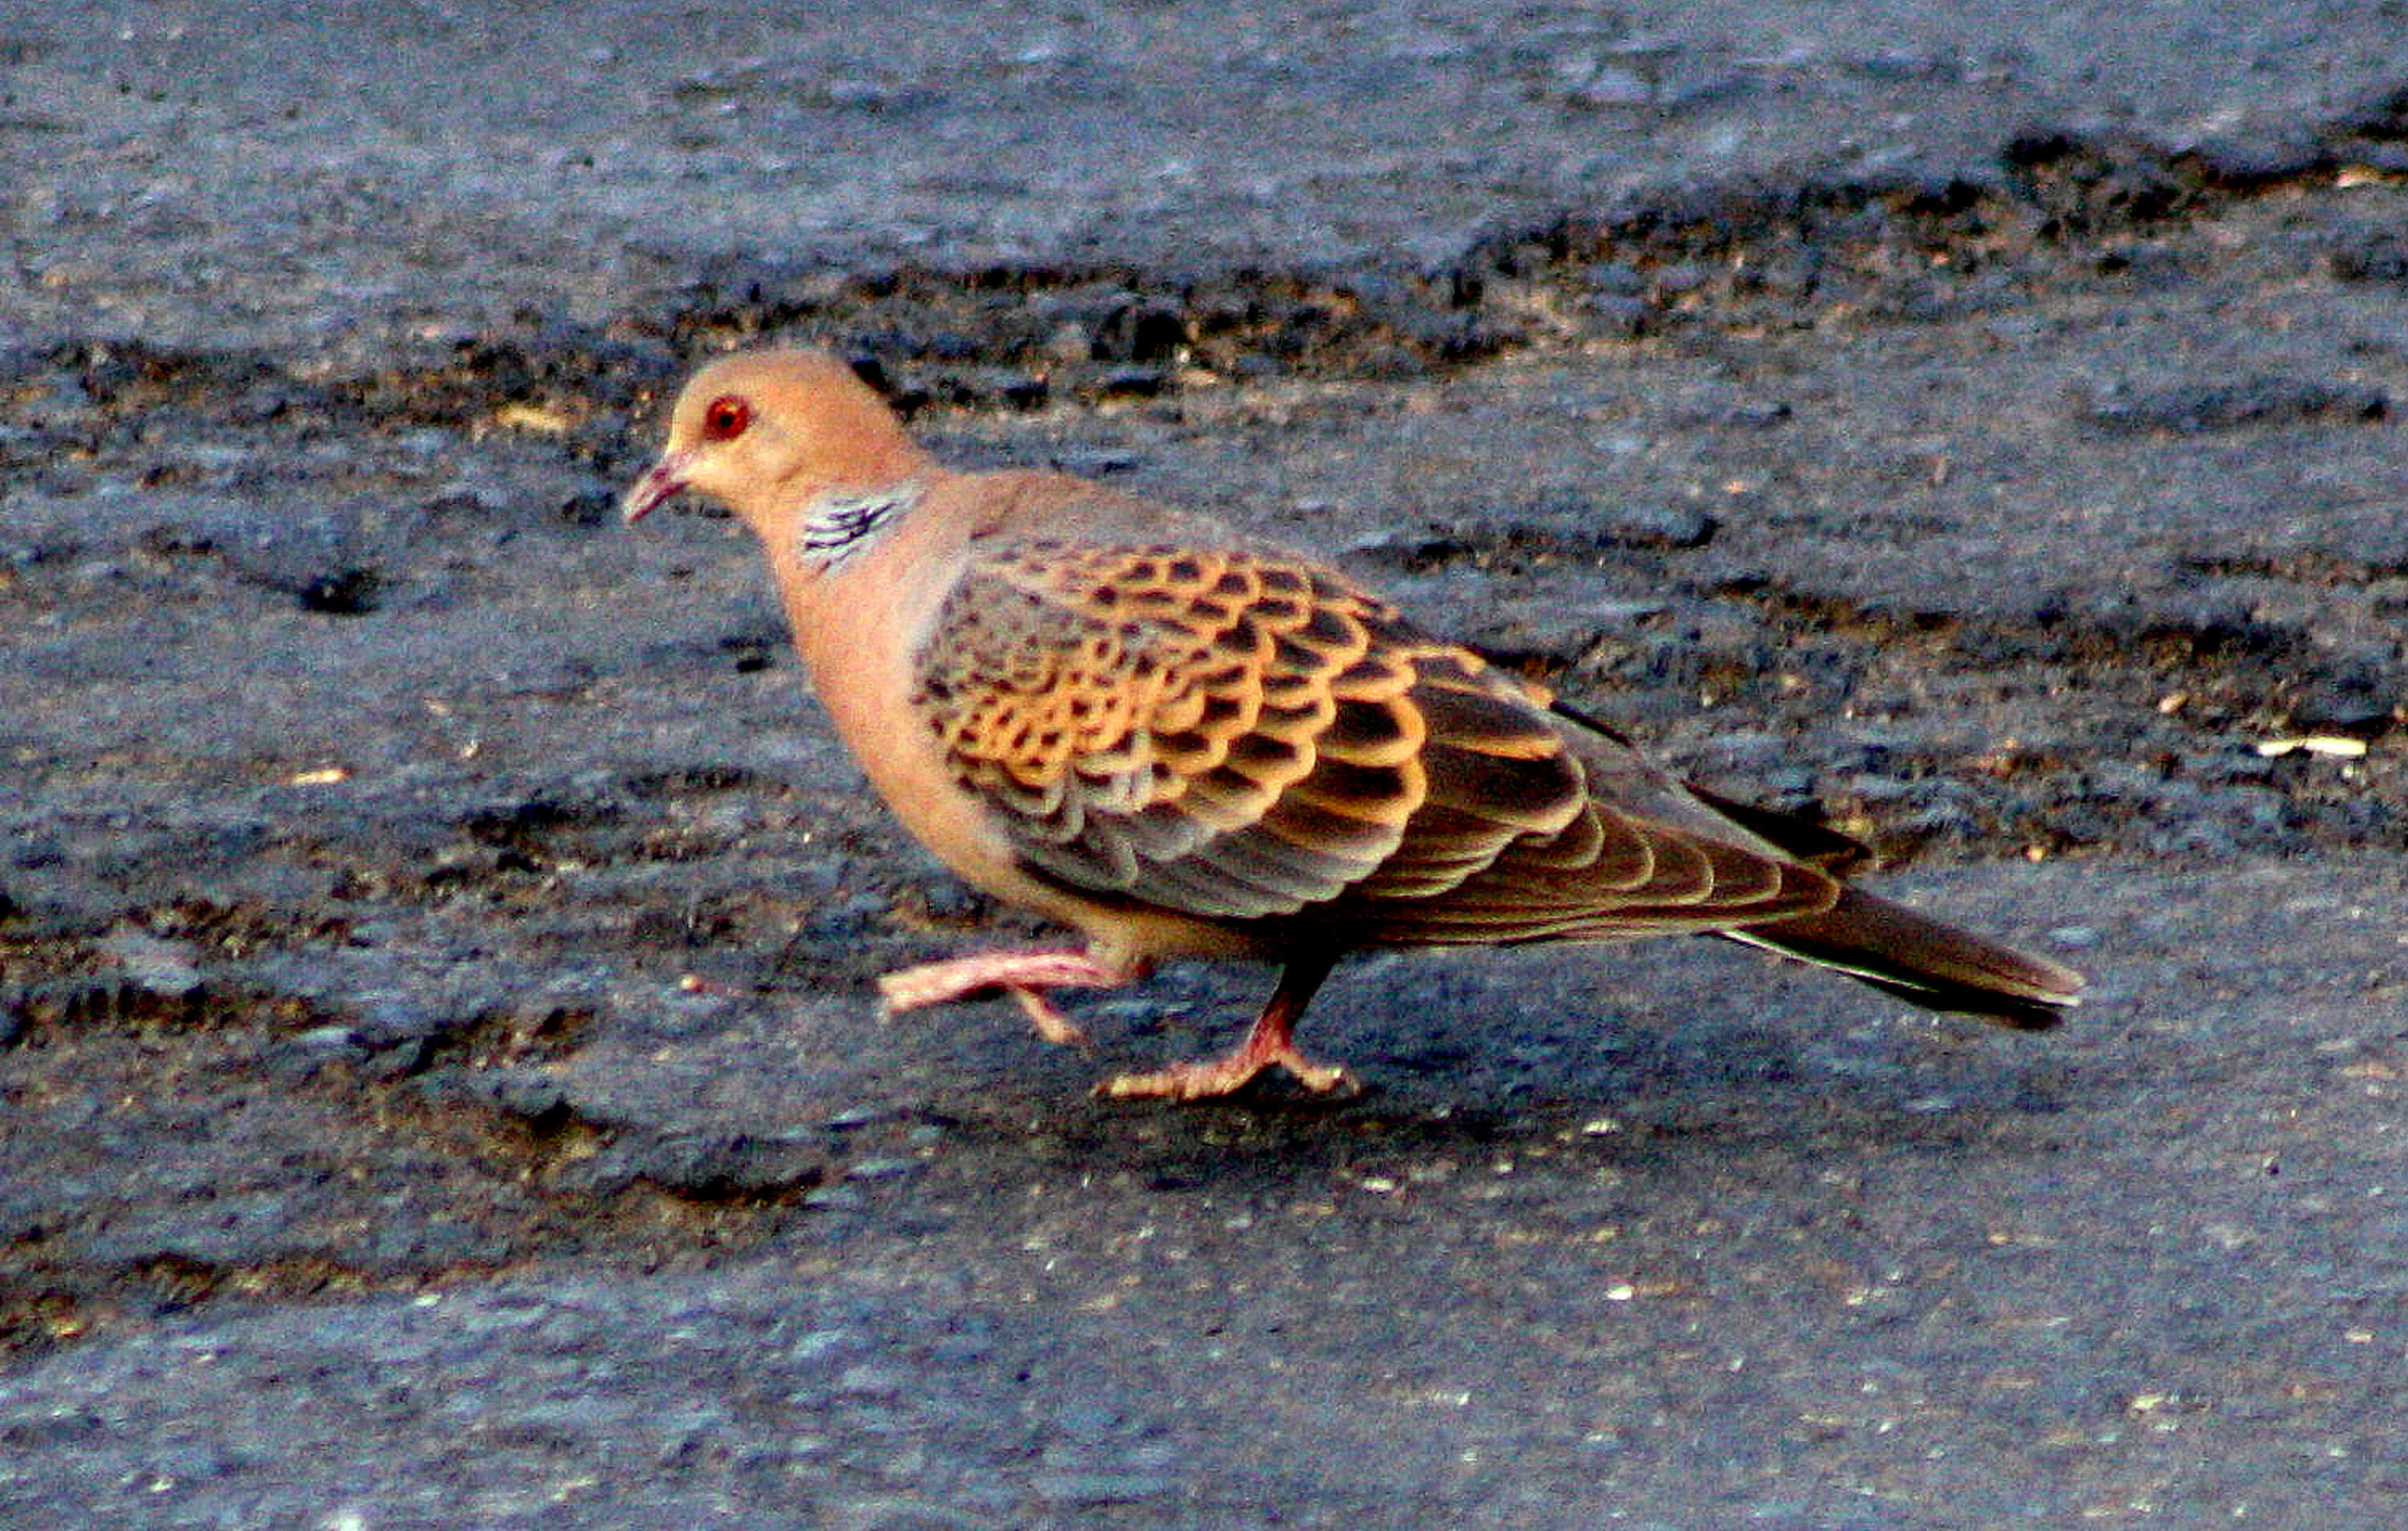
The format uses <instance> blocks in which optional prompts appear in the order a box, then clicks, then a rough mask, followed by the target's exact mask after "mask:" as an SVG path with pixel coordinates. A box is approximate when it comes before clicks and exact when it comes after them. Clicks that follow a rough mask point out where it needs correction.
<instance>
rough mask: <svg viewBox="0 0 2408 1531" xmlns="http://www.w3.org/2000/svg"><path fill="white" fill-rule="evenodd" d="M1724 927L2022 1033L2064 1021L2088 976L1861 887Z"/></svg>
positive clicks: (1924, 1002)
mask: <svg viewBox="0 0 2408 1531" xmlns="http://www.w3.org/2000/svg"><path fill="white" fill-rule="evenodd" d="M1721 934H1723V935H1726V936H1727V937H1730V938H1731V939H1732V940H1735V941H1744V942H1746V943H1747V944H1748V945H1750V946H1755V947H1761V948H1763V949H1764V950H1766V951H1768V952H1779V953H1781V954H1782V955H1783V956H1788V957H1797V958H1799V959H1801V960H1803V961H1806V962H1811V963H1813V964H1814V965H1816V966H1821V967H1828V968H1830V969H1832V970H1833V971H1835V972H1841V973H1845V974H1847V975H1848V976H1849V977H1850V978H1853V979H1858V980H1862V981H1864V982H1866V983H1870V984H1871V985H1872V986H1873V987H1874V988H1876V989H1882V990H1886V991H1887V992H1888V993H1890V994H1896V995H1898V996H1899V998H1901V999H1905V1000H1909V1001H1911V1002H1913V1003H1914V1004H1917V1005H1921V1006H1923V1007H1924V1008H1925V1009H1934V1010H1961V1011H1964V1012H1966V1013H1969V1014H1972V1015H1981V1016H1987V1017H1988V1018H1990V1019H1991V1020H1993V1021H1997V1022H2000V1023H2003V1024H2005V1025H2010V1026H2014V1027H2017V1028H2019V1029H2021V1030H2025V1031H2041V1030H2044V1029H2046V1028H2047V1027H2050V1026H2053V1025H2056V1024H2057V1022H2059V1021H2060V1020H2062V1019H2064V1017H2063V1016H2062V1014H2060V1013H2059V1012H2061V1011H2063V1010H2064V1009H2067V1008H2068V1007H2069V1006H2071V1005H2073V1004H2074V1003H2076V996H2077V995H2078V994H2080V993H2081V991H2082V975H2081V974H2079V973H2077V972H2075V971H2073V969H2071V968H2070V967H2066V966H2061V965H2059V964H2057V963H2053V962H2051V961H2049V960H2048V959H2047V958H2046V957H2036V956H2033V955H2032V954H2031V953H2030V952H2018V951H2016V950H2015V949H2014V947H2011V946H2003V945H2001V944H2000V943H1999V942H1997V941H1992V940H1987V939H1985V938H1984V937H1979V936H1976V935H1974V934H1972V933H1971V931H1964V930H1959V929H1957V927H1956V926H1954V925H1949V924H1942V923H1940V922H1939V921H1937V920H1933V919H1930V918H1928V917H1927V916H1925V915H1920V914H1917V913H1915V912H1914V910H1913V909H1907V908H1905V907H1903V906H1902V905H1898V904H1893V903H1891V902H1889V900H1887V899H1885V898H1876V897H1874V896H1873V895H1872V894H1869V893H1860V892H1858V891H1857V890H1856V889H1854V888H1847V889H1843V890H1842V892H1841V894H1840V901H1839V902H1838V903H1836V904H1834V905H1832V906H1831V907H1830V908H1829V909H1825V910H1823V911H1822V912H1821V913H1819V914H1801V915H1799V916H1797V917H1796V918H1794V919H1788V920H1776V921H1773V922H1772V923H1769V924H1762V925H1751V926H1749V927H1748V928H1746V929H1744V930H1732V931H1725V932H1722V933H1721Z"/></svg>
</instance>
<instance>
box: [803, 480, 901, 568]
mask: <svg viewBox="0 0 2408 1531" xmlns="http://www.w3.org/2000/svg"><path fill="white" fill-rule="evenodd" d="M923 493H924V491H923V490H922V489H921V487H920V486H919V485H918V484H902V485H899V486H897V487H896V488H893V489H885V490H873V491H870V492H869V493H867V494H843V493H830V494H823V495H821V496H820V497H819V498H818V499H816V500H813V501H812V502H811V503H810V508H809V509H807V510H806V511H805V512H804V514H803V522H802V525H801V526H799V527H798V528H796V533H795V551H796V553H797V554H799V555H800V556H801V558H802V560H803V562H804V563H806V564H815V565H819V567H821V568H822V569H832V568H835V567H836V566H837V565H839V564H842V563H843V562H845V561H846V560H847V559H849V558H851V557H852V556H853V554H854V553H857V552H859V551H861V549H862V547H863V545H864V544H866V543H867V542H868V540H869V539H870V537H872V536H874V535H875V534H876V533H877V532H878V530H879V528H881V527H882V526H885V525H888V524H890V523H891V522H895V521H896V520H897V519H899V518H900V517H901V516H902V514H903V513H904V512H905V511H907V510H909V509H910V508H912V507H913V506H915V505H917V504H919V503H920V496H921V494H923Z"/></svg>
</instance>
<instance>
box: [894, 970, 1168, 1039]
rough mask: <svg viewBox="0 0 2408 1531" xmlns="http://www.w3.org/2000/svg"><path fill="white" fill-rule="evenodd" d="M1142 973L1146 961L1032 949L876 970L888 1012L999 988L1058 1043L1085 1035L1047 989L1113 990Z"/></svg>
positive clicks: (1042, 1033) (1039, 1032) (1039, 1030)
mask: <svg viewBox="0 0 2408 1531" xmlns="http://www.w3.org/2000/svg"><path fill="white" fill-rule="evenodd" d="M1145 974H1146V965H1145V964H1143V963H1137V964H1131V965H1126V966H1111V965H1110V964H1108V963H1101V962H1097V960H1096V959H1095V958H1093V957H1091V956H1089V955H1088V954H1087V953H1086V952H1083V951H1073V950H1068V949H1064V948H1051V947H1049V948H1043V949H1040V950H1038V951H1033V952H978V953H977V954H975V955H972V956H968V957H953V958H950V959H948V960H947V961H944V962H931V963H923V964H922V965H920V966H917V967H901V968H897V969H896V970H895V971H894V972H892V973H884V974H881V975H880V977H879V980H878V995H879V1000H880V1003H881V1005H882V1008H883V1009H884V1010H885V1012H886V1013H887V1014H888V1015H895V1014H896V1013H898V1012H900V1011H903V1010H915V1009H919V1008H920V1007H921V1006H923V1005H941V1004H943V1003H945V1002H946V1001H947V1000H953V999H967V998H968V997H969V996H971V995H972V994H978V993H979V992H980V991H982V990H985V989H1000V990H1002V991H1003V992H1004V993H1005V994H1010V995H1011V997H1012V1000H1013V1002H1014V1003H1015V1004H1017V1005H1019V1007H1020V1010H1021V1013H1022V1014H1024V1015H1025V1016H1027V1017H1028V1022H1029V1024H1031V1025H1033V1026H1035V1027H1036V1028H1037V1035H1038V1036H1039V1037H1043V1038H1044V1039H1045V1040H1047V1041H1049V1042H1053V1043H1054V1044H1056V1045H1057V1046H1059V1045H1068V1044H1074V1043H1083V1042H1084V1041H1086V1039H1087V1035H1086V1033H1084V1032H1082V1031H1081V1030H1080V1029H1079V1028H1078V1026H1076V1025H1075V1024H1073V1023H1071V1021H1070V1019H1069V1017H1068V1016H1066V1015H1064V1014H1063V1013H1062V1012H1061V1011H1060V1010H1058V1009H1054V1002H1053V1001H1052V1000H1050V999H1048V998H1047V997H1046V996H1045V991H1046V990H1048V989H1070V988H1078V989H1115V988H1118V987H1119V986H1120V985H1122V984H1124V983H1131V982H1134V981H1136V980H1139V979H1141V978H1143V977H1144V976H1145Z"/></svg>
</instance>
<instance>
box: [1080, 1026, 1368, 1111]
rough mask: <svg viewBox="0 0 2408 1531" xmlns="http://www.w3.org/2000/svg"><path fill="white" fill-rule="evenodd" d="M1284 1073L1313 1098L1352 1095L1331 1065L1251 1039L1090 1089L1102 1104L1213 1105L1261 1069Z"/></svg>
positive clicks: (1348, 1082) (1348, 1079) (1347, 1079)
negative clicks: (1213, 1054)
mask: <svg viewBox="0 0 2408 1531" xmlns="http://www.w3.org/2000/svg"><path fill="white" fill-rule="evenodd" d="M1272 1067H1278V1068H1284V1069H1286V1070H1287V1071H1288V1072H1289V1073H1290V1074H1292V1075H1294V1076H1295V1078H1296V1082H1297V1083H1298V1084H1300V1085H1302V1086H1304V1088H1305V1089H1306V1090H1308V1091H1310V1092H1311V1093H1312V1094H1313V1095H1334V1094H1336V1093H1337V1092H1339V1091H1340V1090H1346V1089H1352V1088H1353V1087H1354V1084H1355V1078H1354V1076H1353V1075H1351V1074H1349V1073H1347V1072H1346V1070H1345V1069H1343V1068H1340V1067H1339V1066H1336V1065H1334V1064H1317V1063H1314V1062H1313V1061H1312V1059H1310V1058H1308V1057H1306V1056H1305V1055H1304V1054H1303V1053H1301V1052H1297V1050H1296V1048H1295V1046H1294V1044H1292V1043H1289V1042H1287V1041H1285V1040H1282V1041H1281V1042H1280V1043H1279V1044H1278V1045H1277V1046H1275V1047H1261V1046H1257V1045H1256V1042H1255V1039H1254V1037H1247V1038H1246V1040H1245V1041H1244V1042H1242V1043H1240V1044H1239V1046H1238V1047H1237V1048H1236V1049H1235V1050H1234V1051H1232V1052H1226V1053H1224V1054H1222V1055H1221V1056H1220V1057H1218V1058H1203V1059H1197V1060H1194V1061H1191V1062H1188V1063H1175V1064H1172V1065H1171V1066H1169V1067H1168V1068H1156V1069H1153V1070H1150V1071H1148V1072H1145V1073H1141V1074H1115V1075H1113V1076H1112V1077H1111V1079H1108V1080H1104V1081H1103V1082H1102V1083H1101V1084H1098V1085H1097V1086H1096V1095H1097V1096H1098V1097H1099V1098H1101V1099H1104V1100H1216V1099H1219V1098H1220V1097H1222V1096H1224V1095H1235V1094H1237V1093H1238V1092H1239V1091H1240V1090H1242V1089H1244V1088H1245V1087H1246V1086H1247V1085H1248V1084H1250V1083H1252V1082H1253V1081H1254V1077H1255V1076H1256V1075H1258V1074H1260V1073H1261V1072H1262V1071H1263V1070H1264V1069H1266V1068H1272Z"/></svg>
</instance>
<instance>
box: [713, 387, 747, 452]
mask: <svg viewBox="0 0 2408 1531" xmlns="http://www.w3.org/2000/svg"><path fill="white" fill-rule="evenodd" d="M752 423H753V406H751V405H750V404H747V403H745V402H744V400H743V398H742V397H741V396H740V395H738V394H735V393H722V394H721V395H720V396H719V397H717V398H715V399H713V400H711V401H710V407H709V408H705V409H704V410H703V411H702V438H703V439H704V440H705V441H733V440H735V439H736V438H737V437H738V436H742V435H743V434H744V427H746V426H747V425H750V424H752Z"/></svg>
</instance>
